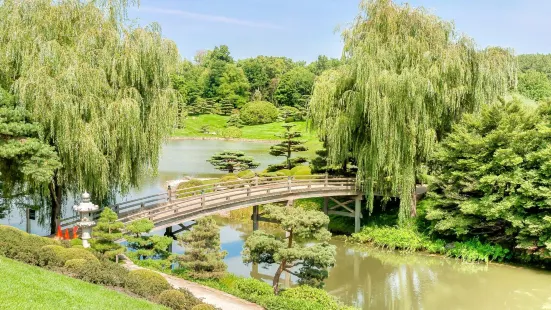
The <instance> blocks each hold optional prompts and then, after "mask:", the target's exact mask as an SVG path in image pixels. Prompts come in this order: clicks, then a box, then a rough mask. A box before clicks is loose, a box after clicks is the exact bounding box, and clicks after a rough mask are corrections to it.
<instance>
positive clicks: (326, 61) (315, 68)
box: [307, 55, 341, 75]
mask: <svg viewBox="0 0 551 310" xmlns="http://www.w3.org/2000/svg"><path fill="white" fill-rule="evenodd" d="M340 64H341V62H340V61H339V60H338V59H336V58H329V57H327V56H325V55H319V56H318V59H316V61H313V62H311V63H310V64H308V67H307V68H308V70H310V71H312V73H314V74H315V75H320V74H322V73H323V71H325V70H329V69H334V68H337V67H338V66H340Z"/></svg>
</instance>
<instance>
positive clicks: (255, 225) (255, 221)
mask: <svg viewBox="0 0 551 310" xmlns="http://www.w3.org/2000/svg"><path fill="white" fill-rule="evenodd" d="M257 230H258V206H253V231H257Z"/></svg>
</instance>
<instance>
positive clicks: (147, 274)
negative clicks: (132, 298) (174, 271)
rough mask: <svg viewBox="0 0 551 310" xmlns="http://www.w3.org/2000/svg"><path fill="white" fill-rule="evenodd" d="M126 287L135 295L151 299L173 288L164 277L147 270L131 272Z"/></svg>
mask: <svg viewBox="0 0 551 310" xmlns="http://www.w3.org/2000/svg"><path fill="white" fill-rule="evenodd" d="M125 287H126V288H127V289H128V290H129V291H131V292H132V293H134V294H138V295H140V296H143V297H149V298H151V297H155V296H157V295H159V294H161V292H163V291H166V290H168V289H170V288H171V286H170V284H169V283H168V282H167V281H166V279H165V278H163V276H162V275H160V274H158V273H156V272H154V271H151V270H147V269H139V270H133V271H130V272H129V273H128V277H127V279H126V284H125Z"/></svg>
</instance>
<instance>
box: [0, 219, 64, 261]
mask: <svg viewBox="0 0 551 310" xmlns="http://www.w3.org/2000/svg"><path fill="white" fill-rule="evenodd" d="M46 245H58V246H59V245H60V242H59V241H56V240H54V239H50V238H44V237H40V236H37V235H31V234H28V233H26V232H24V231H22V230H20V229H17V228H15V227H11V226H5V225H0V255H3V256H6V257H8V258H12V259H15V260H18V261H21V262H24V263H27V264H31V265H39V264H40V252H41V249H42V247H43V246H46Z"/></svg>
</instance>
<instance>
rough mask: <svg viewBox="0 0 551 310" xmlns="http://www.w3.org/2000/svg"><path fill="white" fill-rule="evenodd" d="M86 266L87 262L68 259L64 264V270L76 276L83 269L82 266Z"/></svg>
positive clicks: (81, 259)
mask: <svg viewBox="0 0 551 310" xmlns="http://www.w3.org/2000/svg"><path fill="white" fill-rule="evenodd" d="M86 264H88V261H87V260H85V259H83V258H75V259H70V260H68V261H66V262H65V265H64V267H65V269H67V270H68V271H69V272H72V273H75V274H77V273H78V272H80V270H82V269H83V268H84V265H86Z"/></svg>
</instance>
